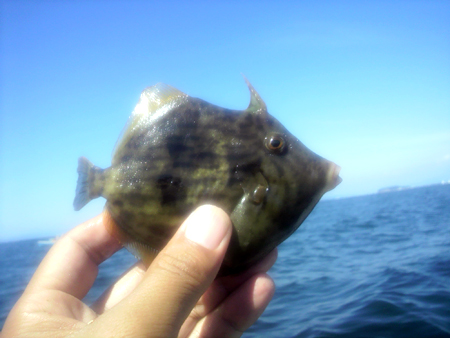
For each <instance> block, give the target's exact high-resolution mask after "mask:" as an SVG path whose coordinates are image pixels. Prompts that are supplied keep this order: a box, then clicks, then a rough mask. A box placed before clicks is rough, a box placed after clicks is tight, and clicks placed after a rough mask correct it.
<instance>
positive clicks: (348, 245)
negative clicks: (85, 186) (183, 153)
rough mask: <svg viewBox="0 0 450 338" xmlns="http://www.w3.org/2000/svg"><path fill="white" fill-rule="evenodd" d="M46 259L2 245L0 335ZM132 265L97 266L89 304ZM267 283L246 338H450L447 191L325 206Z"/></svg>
mask: <svg viewBox="0 0 450 338" xmlns="http://www.w3.org/2000/svg"><path fill="white" fill-rule="evenodd" d="M48 249H49V247H48V246H40V245H38V244H37V240H31V241H21V242H12V243H2V244H0V327H2V326H3V323H4V321H5V318H6V316H7V314H8V312H9V310H10V309H11V307H12V306H13V304H14V302H15V301H16V300H17V299H18V298H19V296H20V294H21V293H22V291H23V289H24V287H25V286H26V284H27V282H28V281H29V279H30V278H31V276H32V274H33V272H34V270H35V269H36V267H37V265H38V264H39V262H40V260H41V259H42V258H43V256H44V255H45V253H46V252H47V251H48ZM134 262H135V259H134V257H133V256H132V255H131V254H129V253H128V252H126V251H124V250H121V251H119V252H118V253H117V254H115V255H114V256H113V257H112V258H111V259H109V260H108V261H106V262H105V263H103V264H102V265H101V267H100V273H99V276H98V278H97V280H96V282H95V285H94V287H93V289H92V290H91V291H90V292H89V294H88V295H87V297H86V302H92V301H93V300H94V299H96V298H97V297H98V296H99V295H100V294H101V293H102V291H103V290H104V289H105V288H106V287H107V286H108V285H109V284H110V283H111V282H112V281H113V280H114V279H115V278H117V277H118V276H119V275H120V274H121V273H122V272H123V271H124V270H125V269H126V268H127V267H129V266H130V265H131V264H133V263H134ZM269 273H270V275H271V276H272V278H273V279H274V280H275V284H276V287H277V289H276V293H275V296H274V298H273V300H272V302H271V303H270V304H269V306H268V308H267V309H266V311H265V312H264V314H263V315H262V316H261V318H260V319H259V320H258V321H257V322H256V323H255V324H254V325H253V326H252V327H251V328H250V329H249V330H248V331H247V332H246V333H245V334H244V335H243V337H245V338H251V337H252V338H253V337H274V338H276V337H283V338H286V337H346V338H348V337H386V338H387V337H396V338H401V337H450V185H435V186H428V187H421V188H414V189H408V190H403V191H394V192H386V193H380V194H374V195H366V196H358V197H351V198H345V199H336V200H325V201H321V202H319V204H318V205H317V206H316V208H315V209H314V210H313V212H312V213H311V215H310V216H309V217H308V218H307V220H306V221H305V222H304V223H303V225H302V226H301V227H300V228H299V230H297V231H296V232H295V233H294V234H293V235H292V236H291V237H290V238H289V239H288V240H287V241H285V242H284V243H283V244H281V245H280V247H279V258H278V260H277V263H276V264H275V265H274V267H273V268H272V269H271V270H270V272H269Z"/></svg>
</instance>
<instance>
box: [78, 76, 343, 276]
mask: <svg viewBox="0 0 450 338" xmlns="http://www.w3.org/2000/svg"><path fill="white" fill-rule="evenodd" d="M248 85H249V88H250V91H251V94H252V101H251V104H250V106H249V108H248V109H247V110H244V111H237V110H229V109H224V108H221V107H218V106H215V105H212V104H210V103H208V102H206V101H203V100H201V99H198V98H193V97H190V96H188V95H186V94H184V93H181V92H179V91H177V90H176V89H173V88H171V87H168V86H165V85H162V84H158V85H156V86H154V87H151V88H148V89H146V90H145V91H144V92H143V94H142V95H141V102H140V103H141V106H142V104H143V103H145V104H147V102H150V103H149V106H148V107H147V106H145V107H144V108H142V107H140V109H144V114H141V115H137V114H136V113H135V116H134V117H132V119H131V121H130V125H129V126H128V128H127V129H126V130H125V133H124V136H123V137H122V140H121V141H120V142H119V144H118V146H117V148H116V150H115V153H114V156H113V160H112V165H111V167H110V168H107V169H105V170H102V169H100V168H96V167H94V168H95V170H93V171H92V174H91V175H90V178H89V183H88V185H89V186H90V187H91V190H90V195H89V198H95V197H97V196H103V197H105V198H106V199H107V203H106V208H107V210H108V211H109V213H110V215H111V216H112V217H113V219H114V220H115V222H116V223H117V224H118V226H119V227H120V228H121V229H122V230H123V231H124V232H125V233H126V234H127V235H128V236H129V237H130V238H132V239H134V240H135V241H137V242H139V243H142V244H144V245H147V246H149V247H151V248H154V249H157V250H160V249H161V248H162V247H164V245H165V244H166V243H167V242H168V240H169V239H170V238H171V237H172V235H173V234H174V232H175V231H176V229H177V228H178V227H179V225H180V224H181V223H182V222H183V220H184V219H185V218H186V217H187V216H188V215H189V213H191V212H192V211H193V210H194V209H195V208H196V207H198V206H199V205H202V204H213V205H216V206H219V207H221V208H223V209H224V210H225V211H226V212H227V213H228V214H229V215H230V217H231V220H232V222H233V226H234V231H233V235H232V239H231V243H230V246H229V249H228V252H227V255H226V258H225V261H224V264H223V266H222V268H221V274H230V273H234V272H239V271H241V270H243V269H245V268H247V267H248V266H250V265H252V264H254V263H255V262H257V261H258V260H260V259H261V258H263V257H264V256H265V255H267V254H268V253H269V252H270V251H271V250H273V249H274V248H275V247H276V246H277V245H278V244H280V243H281V242H282V241H283V240H285V239H286V238H287V237H288V236H289V235H291V234H292V233H293V232H294V231H295V230H296V229H297V228H298V227H299V226H300V224H301V223H302V222H303V220H304V219H305V218H306V216H307V215H308V214H309V213H310V211H311V210H312V208H313V207H314V206H315V204H316V203H317V202H318V200H319V199H320V197H321V196H322V195H323V193H325V192H326V191H327V190H330V189H332V188H333V187H334V186H335V185H336V184H338V183H339V181H338V177H337V174H338V169H336V168H337V167H336V166H335V165H334V164H333V163H332V162H329V161H327V160H325V159H323V158H322V157H320V156H318V155H316V154H314V153H313V152H311V151H310V150H309V149H308V148H306V147H305V146H304V145H303V144H302V143H301V142H300V141H299V140H298V139H297V138H295V137H294V136H293V135H292V134H291V133H289V131H287V130H286V128H284V127H283V126H282V125H281V124H280V123H279V122H278V121H277V120H276V119H275V118H274V117H272V116H271V115H269V114H268V112H267V109H266V106H265V104H264V102H263V101H262V100H261V99H260V97H259V95H258V94H257V93H256V92H255V91H254V89H253V87H252V86H251V85H250V84H248ZM160 96H161V97H162V99H161V100H160V101H163V102H162V103H161V102H159V101H158V102H157V105H156V106H155V107H153V106H152V107H151V102H153V101H155V100H156V99H159V98H160ZM155 97H156V99H155ZM152 100H153V101H152ZM138 107H139V104H138ZM137 109H138V108H137ZM146 109H147V110H148V111H149V112H148V113H147V114H146V113H145V110H146ZM80 177H81V174H80ZM79 185H80V183H79Z"/></svg>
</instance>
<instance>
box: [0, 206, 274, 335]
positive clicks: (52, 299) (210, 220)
mask: <svg viewBox="0 0 450 338" xmlns="http://www.w3.org/2000/svg"><path fill="white" fill-rule="evenodd" d="M102 220H103V218H102V215H100V216H98V217H96V218H94V219H92V220H90V221H88V222H86V223H83V224H81V225H79V226H77V227H76V228H74V229H73V230H71V231H70V232H68V233H67V234H66V235H65V236H64V237H62V238H61V239H59V240H58V241H57V243H55V244H54V246H53V247H52V248H51V249H50V251H49V252H48V254H47V255H46V257H45V258H44V259H43V261H42V263H41V264H40V265H39V267H38V269H37V270H36V272H35V274H34V276H33V278H32V279H31V281H30V283H29V284H28V286H27V288H26V289H25V291H24V293H23V295H22V297H21V298H20V299H19V301H18V302H17V303H16V305H15V306H14V307H13V309H12V310H11V312H10V314H9V315H8V318H7V319H6V322H5V325H4V327H3V331H2V335H3V336H2V337H3V338H7V337H113V336H114V337H240V336H241V335H242V333H243V332H244V331H245V330H246V329H247V328H248V327H250V326H251V325H252V324H253V323H254V322H255V321H256V319H257V318H258V317H259V316H260V315H261V314H262V312H263V311H264V309H265V307H266V306H267V304H268V303H269V301H270V299H271V298H272V296H273V293H274V284H273V281H272V280H271V279H270V277H269V276H268V275H267V274H266V273H265V272H266V271H267V270H268V269H269V268H270V267H271V266H272V265H273V263H274V262H275V260H276V255H277V254H276V250H274V251H273V252H272V253H271V254H269V255H268V256H267V257H266V258H265V259H264V260H262V261H261V262H259V263H258V264H257V265H255V266H254V267H252V268H250V269H249V270H248V271H246V272H243V273H241V274H239V275H234V276H225V277H221V278H218V279H216V280H214V278H215V276H216V274H217V272H218V270H219V268H220V265H221V263H222V260H223V257H224V255H225V252H226V249H227V246H228V243H229V240H230V236H231V228H232V227H231V221H230V219H229V217H228V216H227V215H226V214H225V212H224V211H223V210H221V209H219V208H217V207H213V206H202V207H200V208H198V209H197V210H195V211H194V212H193V213H192V214H191V215H190V216H189V217H188V218H187V220H186V221H185V222H184V223H183V225H182V226H181V227H180V229H179V230H178V231H177V233H176V234H175V235H174V237H173V238H172V239H171V240H170V242H169V243H168V244H167V246H166V247H165V248H164V249H163V250H162V251H161V252H160V253H159V254H158V256H157V257H156V258H155V260H154V261H153V263H152V264H151V265H150V267H149V268H148V269H147V271H145V267H144V266H143V265H142V263H137V264H136V265H135V266H133V267H132V268H131V269H129V270H128V271H127V272H126V273H125V274H124V275H123V276H122V277H121V278H120V279H119V280H118V281H117V282H116V283H115V284H114V285H112V286H111V287H110V288H109V289H108V290H107V291H106V292H105V294H104V295H103V296H102V297H100V299H99V300H98V301H97V302H96V303H94V304H93V305H92V307H89V306H87V305H86V304H84V303H83V302H82V301H81V300H82V299H83V297H84V296H85V295H86V294H87V292H88V291H89V289H90V288H91V287H92V285H93V283H94V281H95V278H96V276H97V273H98V265H99V264H100V263H101V262H103V261H104V260H105V259H107V258H108V257H110V256H111V255H112V254H113V253H114V252H116V251H117V250H119V249H120V248H121V245H120V243H119V242H118V241H117V240H116V239H115V238H114V237H112V236H111V235H110V234H109V232H108V231H106V229H105V227H104V224H103V221H102Z"/></svg>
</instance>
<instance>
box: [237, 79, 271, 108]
mask: <svg viewBox="0 0 450 338" xmlns="http://www.w3.org/2000/svg"><path fill="white" fill-rule="evenodd" d="M242 77H243V78H244V80H245V83H247V86H248V89H249V90H250V104H249V105H248V108H247V111H248V112H251V113H256V112H258V113H259V112H262V111H267V106H266V104H265V103H264V101H263V99H262V98H261V96H259V94H258V92H257V91H256V90H255V88H253V86H252V84H251V83H250V81H248V80H247V78H246V77H245V76H244V75H242Z"/></svg>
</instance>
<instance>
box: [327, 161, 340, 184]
mask: <svg viewBox="0 0 450 338" xmlns="http://www.w3.org/2000/svg"><path fill="white" fill-rule="evenodd" d="M340 171H341V167H340V166H338V165H337V164H335V163H333V162H330V167H329V169H328V172H327V178H326V185H325V191H330V190H333V189H334V188H336V187H337V186H338V185H339V184H340V183H341V182H342V178H341V177H340V176H339V172H340Z"/></svg>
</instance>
